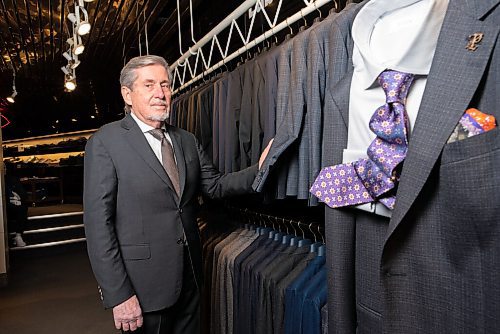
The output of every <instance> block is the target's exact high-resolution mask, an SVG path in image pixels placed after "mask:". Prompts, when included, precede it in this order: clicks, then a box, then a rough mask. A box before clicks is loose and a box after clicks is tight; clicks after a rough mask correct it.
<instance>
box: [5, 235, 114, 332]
mask: <svg viewBox="0 0 500 334" xmlns="http://www.w3.org/2000/svg"><path fill="white" fill-rule="evenodd" d="M19 253H21V252H19ZM21 254H22V253H21ZM10 264H11V267H10V274H9V284H8V285H7V286H6V287H2V288H0V334H28V333H30V334H32V333H37V334H49V333H50V334H63V333H64V334H68V333H71V334H90V333H93V334H94V333H98V334H116V333H119V331H117V330H116V329H115V328H114V325H113V320H112V314H111V311H110V310H104V308H103V307H102V304H101V301H100V299H99V295H98V291H97V285H96V282H95V280H94V277H93V275H92V271H91V268H90V263H89V261H88V258H87V253H86V250H85V246H84V244H79V245H76V246H75V245H73V246H71V247H66V248H61V249H59V251H57V250H56V251H52V252H45V253H43V254H35V255H29V256H27V255H26V254H22V255H18V254H17V253H16V254H12V256H11V263H10Z"/></svg>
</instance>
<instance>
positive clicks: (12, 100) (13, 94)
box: [7, 90, 17, 103]
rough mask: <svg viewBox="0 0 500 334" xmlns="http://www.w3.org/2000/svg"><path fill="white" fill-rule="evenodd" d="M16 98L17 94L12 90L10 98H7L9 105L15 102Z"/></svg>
mask: <svg viewBox="0 0 500 334" xmlns="http://www.w3.org/2000/svg"><path fill="white" fill-rule="evenodd" d="M16 96H17V92H16V91H15V90H14V91H13V92H12V94H11V95H10V96H7V101H8V102H9V103H14V102H16V100H15V99H14V98H15V97H16Z"/></svg>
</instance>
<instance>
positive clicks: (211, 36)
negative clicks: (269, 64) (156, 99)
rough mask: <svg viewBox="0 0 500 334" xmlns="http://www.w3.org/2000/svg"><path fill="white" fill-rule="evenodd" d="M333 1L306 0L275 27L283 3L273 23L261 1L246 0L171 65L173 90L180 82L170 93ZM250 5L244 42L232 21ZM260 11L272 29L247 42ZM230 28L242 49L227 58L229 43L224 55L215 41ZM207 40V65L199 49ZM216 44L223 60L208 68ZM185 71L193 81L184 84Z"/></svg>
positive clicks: (186, 85)
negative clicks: (192, 62)
mask: <svg viewBox="0 0 500 334" xmlns="http://www.w3.org/2000/svg"><path fill="white" fill-rule="evenodd" d="M333 1H334V0H316V1H306V0H304V3H305V4H306V7H304V8H302V9H301V10H300V11H298V12H297V13H295V14H294V15H292V16H290V17H288V18H286V19H285V20H283V21H282V22H281V23H279V24H278V25H276V20H277V18H278V15H279V9H280V8H281V3H282V0H280V1H279V3H278V10H277V12H276V15H275V18H274V21H273V22H271V20H270V19H269V17H268V16H267V13H266V11H265V9H264V6H262V0H247V1H245V2H244V3H243V4H242V5H240V6H239V7H238V8H237V9H236V10H235V11H234V12H233V13H231V14H230V15H229V16H228V17H226V18H225V19H224V20H223V21H222V22H221V23H219V24H218V25H217V26H216V27H215V28H214V29H212V31H210V32H209V33H208V34H207V35H205V36H204V37H203V38H202V39H201V40H200V41H199V42H198V43H196V44H195V45H194V46H193V47H190V48H189V51H187V52H186V53H184V54H183V55H182V56H181V57H180V58H179V59H178V60H177V61H176V62H175V63H174V64H172V66H171V70H172V71H174V80H173V83H172V87H174V88H175V85H176V79H177V78H178V79H179V81H180V84H181V86H180V87H179V88H176V89H175V90H174V91H173V94H176V93H177V92H178V91H179V90H181V89H184V88H186V87H188V86H189V85H191V84H192V83H194V82H196V81H198V80H199V79H201V78H203V77H204V76H205V75H207V74H210V73H212V72H213V71H215V70H216V69H218V68H219V67H221V66H223V65H224V64H225V63H227V62H229V61H231V60H233V59H234V58H236V57H238V56H239V55H241V54H243V53H244V52H246V51H248V50H249V49H251V48H252V47H254V46H256V45H258V44H259V43H261V42H263V41H264V40H266V39H267V38H269V37H271V36H273V35H275V34H276V33H278V32H280V31H281V30H283V29H284V28H286V27H288V26H290V24H293V23H295V22H296V21H298V20H300V19H302V18H303V17H305V16H306V15H308V14H310V13H311V12H313V11H315V10H317V9H318V8H320V7H322V6H324V5H325V4H327V3H331V2H333ZM253 5H255V10H254V15H253V16H252V20H251V22H250V29H249V30H250V31H249V34H248V37H247V39H245V38H244V37H243V35H242V33H241V30H240V28H239V27H238V25H237V24H236V21H235V20H236V18H238V17H240V16H241V15H242V14H243V13H246V11H247V10H248V9H250V8H251V7H252V6H253ZM259 8H260V9H261V10H262V12H263V14H264V15H265V17H266V20H267V22H268V24H269V26H270V27H271V29H269V30H267V31H265V32H264V33H263V34H261V35H260V36H258V37H257V38H255V39H254V40H253V41H251V42H248V39H249V37H250V33H251V30H252V27H253V22H254V19H255V16H256V12H257V9H259ZM229 26H230V29H231V30H230V32H229V40H230V38H231V36H232V30H233V27H236V29H237V30H238V32H239V35H240V37H241V39H242V41H243V44H244V45H243V46H242V47H241V48H239V49H238V50H236V51H235V52H233V53H231V54H230V55H227V51H228V48H229V40H228V43H227V46H226V50H225V52H224V51H223V50H222V47H221V46H220V43H219V41H218V39H217V34H218V33H220V32H221V31H223V30H224V29H225V28H227V27H229ZM210 40H211V41H212V45H211V50H210V56H209V59H208V62H207V61H206V60H205V57H204V55H203V52H202V50H201V48H202V47H203V46H204V45H205V44H207V43H208V42H209V41H210ZM215 43H217V45H218V48H219V51H220V53H221V55H222V60H220V61H219V62H218V63H216V64H215V65H213V66H211V67H209V66H210V61H211V58H212V52H213V49H214V45H215ZM194 55H196V62H195V65H194V71H193V70H192V68H191V65H190V64H189V57H190V56H194ZM200 57H201V58H202V60H203V62H204V64H202V66H203V65H205V70H203V71H202V73H201V74H199V75H196V70H197V68H198V61H199V58H200ZM180 67H184V71H183V74H182V76H181V73H180V71H179V68H180ZM188 68H189V71H190V74H191V77H192V79H191V80H189V81H188V82H184V81H185V76H186V71H187V69H188Z"/></svg>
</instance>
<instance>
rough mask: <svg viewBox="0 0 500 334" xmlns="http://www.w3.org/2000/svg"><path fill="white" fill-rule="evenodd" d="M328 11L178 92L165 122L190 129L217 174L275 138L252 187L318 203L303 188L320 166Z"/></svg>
mask: <svg viewBox="0 0 500 334" xmlns="http://www.w3.org/2000/svg"><path fill="white" fill-rule="evenodd" d="M335 16H336V13H335V12H331V13H330V14H329V16H328V17H327V18H325V19H324V20H323V21H321V20H319V18H318V19H316V20H315V21H314V23H313V25H312V26H311V27H301V28H300V30H299V31H298V33H297V34H296V35H295V36H294V37H293V38H292V37H291V35H290V34H289V35H287V36H286V38H285V41H283V42H282V43H281V44H280V45H273V46H272V47H271V48H270V49H267V47H266V48H265V49H264V50H263V51H262V52H261V53H260V54H259V55H258V56H256V57H255V58H254V59H250V60H247V61H246V62H244V63H242V64H240V65H239V66H238V67H237V68H236V69H235V70H234V71H231V72H226V73H223V74H221V75H219V76H217V77H215V78H212V79H211V80H210V81H209V82H205V83H204V84H202V85H201V86H199V87H197V88H194V89H192V90H191V91H189V92H187V93H185V94H183V95H180V96H179V97H177V98H176V99H174V101H173V102H172V109H171V117H170V123H171V124H173V125H176V126H178V127H181V128H184V129H187V130H188V131H191V132H193V133H194V134H195V135H196V137H197V139H198V140H199V141H200V143H201V145H202V146H203V147H204V148H205V149H206V151H207V152H208V154H209V155H211V156H212V159H213V161H214V164H215V166H216V167H217V168H218V169H219V170H220V171H221V172H224V173H228V172H233V171H238V170H240V169H243V168H246V167H248V166H250V165H252V164H254V163H256V162H258V159H259V157H260V154H261V152H262V150H263V148H264V147H265V146H266V145H267V143H268V142H269V140H270V139H272V138H274V143H273V146H272V147H273V149H272V156H271V157H270V159H268V163H267V164H266V165H265V166H264V169H263V171H262V173H260V174H259V178H258V179H257V180H256V182H255V184H254V188H255V189H256V190H258V191H262V190H263V188H264V183H266V193H267V194H268V195H269V196H271V197H272V198H277V199H284V198H286V197H296V198H298V199H308V201H309V203H310V204H311V205H315V204H317V200H316V199H315V197H313V196H311V195H310V193H309V188H310V184H311V183H312V181H313V180H314V178H315V177H316V175H317V173H318V172H319V169H320V166H321V155H322V143H321V133H322V126H323V124H322V101H323V100H324V90H325V77H326V72H327V71H328V68H329V67H332V66H329V65H330V63H331V62H334V61H335V60H334V59H330V57H329V52H328V45H329V44H330V43H331V41H330V39H331V36H330V34H329V31H331V29H332V22H333V19H334V17H335ZM312 134H314V135H312ZM278 157H279V158H280V159H279V161H278ZM271 170H273V173H272V176H271V177H270V178H269V179H268V176H269V175H270V171H271Z"/></svg>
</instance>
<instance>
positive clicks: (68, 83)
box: [64, 75, 76, 92]
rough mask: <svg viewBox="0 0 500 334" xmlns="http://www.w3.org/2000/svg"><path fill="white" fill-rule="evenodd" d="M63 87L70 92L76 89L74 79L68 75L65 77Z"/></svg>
mask: <svg viewBox="0 0 500 334" xmlns="http://www.w3.org/2000/svg"><path fill="white" fill-rule="evenodd" d="M64 87H65V88H66V89H67V90H68V91H70V92H72V91H74V90H75V89H76V78H75V77H73V76H70V75H67V76H66V77H65V79H64Z"/></svg>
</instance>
